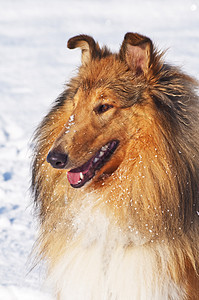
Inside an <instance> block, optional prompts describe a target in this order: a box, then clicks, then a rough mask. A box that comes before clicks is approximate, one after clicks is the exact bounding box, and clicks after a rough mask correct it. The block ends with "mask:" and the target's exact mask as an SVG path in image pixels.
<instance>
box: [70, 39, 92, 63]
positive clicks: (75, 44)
mask: <svg viewBox="0 0 199 300" xmlns="http://www.w3.org/2000/svg"><path fill="white" fill-rule="evenodd" d="M67 46H68V48H69V49H75V48H81V50H82V64H86V63H88V62H89V61H90V60H91V58H92V57H94V55H95V52H96V43H95V41H94V39H93V38H92V37H91V36H89V35H84V34H81V35H77V36H74V37H72V38H71V39H69V40H68V43H67Z"/></svg>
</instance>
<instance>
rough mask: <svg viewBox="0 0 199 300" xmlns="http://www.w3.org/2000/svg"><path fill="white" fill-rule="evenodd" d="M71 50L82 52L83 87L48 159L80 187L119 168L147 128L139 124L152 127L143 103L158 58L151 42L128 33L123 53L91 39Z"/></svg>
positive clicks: (76, 40)
mask: <svg viewBox="0 0 199 300" xmlns="http://www.w3.org/2000/svg"><path fill="white" fill-rule="evenodd" d="M68 47H69V48H70V49H73V48H77V47H79V48H81V51H82V66H81V67H80V70H79V74H78V78H77V80H78V88H77V91H76V93H75V95H74V97H73V99H72V105H71V106H72V108H71V115H70V116H69V119H68V121H67V122H66V123H65V125H64V128H63V129H62V131H61V132H60V134H59V136H58V137H57V139H56V140H55V142H54V144H53V147H52V149H51V151H50V152H49V154H48V157H47V161H48V162H49V163H51V165H52V166H53V167H54V168H58V169H68V170H70V171H69V172H68V179H69V182H70V184H71V185H72V186H73V187H81V186H83V185H84V184H85V183H86V182H87V181H89V180H90V179H92V178H93V177H94V176H95V177H97V178H99V177H100V176H102V175H103V174H111V173H112V172H113V171H114V170H116V169H117V167H118V166H119V165H120V163H121V162H122V160H123V158H124V156H125V153H126V150H127V148H128V146H129V141H130V140H131V139H134V140H136V136H137V134H138V132H139V134H140V130H141V128H143V127H144V126H143V124H142V125H141V124H140V122H142V123H143V121H144V122H147V123H150V119H151V117H150V108H149V109H148V112H147V110H146V109H144V105H146V106H150V105H151V104H150V103H149V101H148V98H146V97H145V95H144V94H145V93H146V90H147V78H148V76H150V73H151V66H152V63H153V60H154V54H153V45H152V42H151V40H150V39H148V38H146V37H144V36H141V35H138V34H133V33H127V34H126V35H125V38H124V41H123V44H122V46H121V49H120V52H119V54H112V53H111V52H110V51H108V49H107V48H106V47H105V48H102V49H100V47H99V45H98V43H96V42H95V41H94V39H93V38H91V37H90V36H87V35H79V36H76V37H73V38H71V39H70V40H69V41H68ZM144 103H145V104H144ZM140 106H143V109H141V110H140V109H139V107H140ZM140 115H142V117H141V116H140ZM141 120H142V121H141ZM145 125H146V124H145ZM148 125H149V124H148ZM145 128H147V126H145Z"/></svg>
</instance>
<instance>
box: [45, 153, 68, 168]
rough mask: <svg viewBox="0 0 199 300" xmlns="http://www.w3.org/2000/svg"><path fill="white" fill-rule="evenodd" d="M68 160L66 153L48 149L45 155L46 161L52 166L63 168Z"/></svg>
mask: <svg viewBox="0 0 199 300" xmlns="http://www.w3.org/2000/svg"><path fill="white" fill-rule="evenodd" d="M67 160H68V155H67V154H66V153H62V152H58V151H55V150H54V151H53V150H52V151H50V152H49V153H48V156H47V162H48V163H50V164H51V166H52V167H53V168H56V169H64V168H65V166H66V164H67Z"/></svg>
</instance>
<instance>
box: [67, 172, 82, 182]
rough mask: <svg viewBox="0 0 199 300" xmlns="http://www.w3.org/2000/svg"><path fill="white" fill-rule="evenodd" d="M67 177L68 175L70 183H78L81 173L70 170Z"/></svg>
mask: <svg viewBox="0 0 199 300" xmlns="http://www.w3.org/2000/svg"><path fill="white" fill-rule="evenodd" d="M67 177H68V181H69V182H70V184H78V182H79V181H80V180H81V179H80V173H72V172H68V173H67Z"/></svg>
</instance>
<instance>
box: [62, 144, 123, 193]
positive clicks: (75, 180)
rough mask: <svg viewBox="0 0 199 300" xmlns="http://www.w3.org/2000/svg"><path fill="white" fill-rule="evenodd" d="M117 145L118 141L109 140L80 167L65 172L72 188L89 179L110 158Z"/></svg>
mask: <svg viewBox="0 0 199 300" xmlns="http://www.w3.org/2000/svg"><path fill="white" fill-rule="evenodd" d="M118 145H119V141H117V140H113V141H111V142H109V143H108V144H106V145H105V146H103V147H102V148H101V149H100V150H99V151H97V153H96V154H95V155H94V156H93V157H92V158H91V159H89V161H87V162H86V163H85V164H83V165H82V166H81V167H78V168H75V169H72V170H70V171H69V172H68V173H67V177H68V181H69V183H70V185H71V186H72V187H74V188H80V187H82V186H83V185H84V184H85V183H86V182H88V181H89V180H91V179H92V178H93V177H94V176H95V173H96V171H97V170H100V169H101V168H102V167H103V166H104V165H105V163H106V162H107V161H108V160H109V159H110V158H111V156H112V154H113V153H114V152H115V150H116V149H117V147H118Z"/></svg>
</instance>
